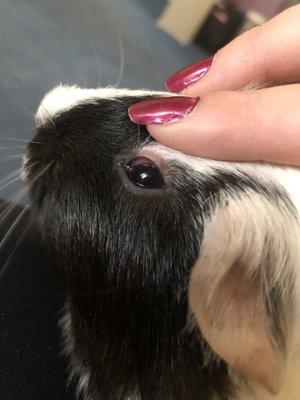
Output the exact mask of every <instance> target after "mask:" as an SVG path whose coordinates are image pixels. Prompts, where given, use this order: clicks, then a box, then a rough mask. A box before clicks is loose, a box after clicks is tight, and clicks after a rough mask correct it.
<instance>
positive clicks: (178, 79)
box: [166, 57, 213, 92]
mask: <svg viewBox="0 0 300 400" xmlns="http://www.w3.org/2000/svg"><path fill="white" fill-rule="evenodd" d="M212 62H213V57H209V58H206V59H205V60H202V61H199V62H197V63H195V64H192V65H189V66H188V67H186V68H184V69H182V70H180V71H178V72H177V73H176V74H175V75H172V76H171V77H170V78H169V79H167V80H166V87H167V88H168V89H169V90H170V91H171V92H180V91H181V90H183V89H185V88H186V87H188V86H190V85H191V84H192V83H194V82H196V81H198V80H199V79H201V78H203V76H204V75H206V74H207V72H208V71H209V69H210V67H211V65H212Z"/></svg>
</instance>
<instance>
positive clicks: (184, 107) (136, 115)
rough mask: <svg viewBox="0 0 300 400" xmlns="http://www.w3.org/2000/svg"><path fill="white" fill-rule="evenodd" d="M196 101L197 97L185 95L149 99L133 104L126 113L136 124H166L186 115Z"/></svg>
mask: <svg viewBox="0 0 300 400" xmlns="http://www.w3.org/2000/svg"><path fill="white" fill-rule="evenodd" d="M198 101H199V97H187V96H170V97H163V98H156V99H150V100H145V101H142V102H140V103H135V104H133V105H132V106H131V107H130V108H129V110H128V114H129V117H130V119H131V120H132V121H133V122H135V123H136V124H140V125H150V124H167V123H170V122H175V121H178V120H179V119H182V118H184V117H186V116H188V115H189V114H190V113H191V112H192V111H193V109H194V108H195V106H196V104H197V103H198Z"/></svg>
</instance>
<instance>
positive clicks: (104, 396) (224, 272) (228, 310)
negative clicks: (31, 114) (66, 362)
mask: <svg viewBox="0 0 300 400" xmlns="http://www.w3.org/2000/svg"><path fill="white" fill-rule="evenodd" d="M160 95H161V93H154V92H147V91H130V90H121V89H112V88H109V89H96V90H91V89H80V88H78V87H69V86H59V87H57V88H55V89H54V90H53V91H51V92H50V93H48V94H47V95H46V97H45V98H44V100H43V101H42V103H41V105H40V107H39V109H38V112H37V115H36V126H37V132H36V136H35V138H34V139H33V140H32V141H31V142H30V143H29V146H28V153H27V157H26V160H25V165H24V174H25V176H26V179H27V185H28V187H29V188H30V206H31V212H32V213H33V214H34V217H35V219H36V221H37V223H38V225H39V227H40V232H41V235H42V237H43V239H44V240H46V241H47V243H50V244H51V247H53V249H54V251H55V253H56V254H57V257H58V260H59V264H60V265H61V268H62V274H63V277H64V286H65V290H66V305H65V315H64V318H63V320H62V326H63V335H64V339H65V349H66V351H67V353H68V354H69V357H70V360H71V375H72V376H74V377H76V378H77V379H78V391H79V392H82V393H83V394H84V396H85V398H86V399H90V400H269V399H276V400H299V398H300V353H299V351H300V265H299V261H300V258H299V243H300V233H299V210H300V189H299V185H300V171H298V170H297V169H293V168H281V167H279V166H271V165H266V164H259V163H256V164H254V163H253V164H250V163H226V162H217V161H212V160H205V159H201V158H196V157H192V156H189V155H185V154H182V153H180V152H178V151H174V150H171V149H169V148H167V147H164V146H162V145H161V144H159V143H157V142H155V141H154V140H153V139H151V138H150V137H149V135H148V133H147V130H146V128H145V127H143V126H137V125H135V124H134V123H133V122H131V121H130V119H129V117H128V107H129V106H130V105H131V104H132V103H135V102H137V101H140V100H144V99H147V98H151V97H157V96H160Z"/></svg>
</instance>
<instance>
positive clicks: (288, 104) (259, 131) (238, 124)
mask: <svg viewBox="0 0 300 400" xmlns="http://www.w3.org/2000/svg"><path fill="white" fill-rule="evenodd" d="M176 98H177V99H182V97H181V98H180V97H176ZM168 99H173V100H168ZM188 99H191V100H193V99H195V98H188ZM170 101H172V102H173V105H171V106H170V105H168V102H170ZM156 102H157V103H158V105H156V106H155V105H153V104H152V107H151V110H150V111H151V112H149V109H148V111H146V112H144V115H143V110H142V111H141V109H140V110H139V111H137V112H135V110H134V109H133V110H132V111H131V114H132V115H131V117H132V119H133V120H135V121H136V122H139V123H143V121H144V123H148V130H149V133H150V134H151V135H152V136H153V137H154V138H156V139H157V140H158V141H160V142H161V143H163V144H165V145H166V146H169V147H173V148H174V149H177V150H180V151H182V152H186V153H189V154H192V155H195V156H202V157H207V158H214V159H221V160H243V161H246V160H247V161H258V160H259V161H261V160H264V161H268V162H274V163H280V164H293V165H300V135H299V132H300V119H299V106H298V104H300V85H287V86H280V87H273V88H268V89H262V90H258V91H248V92H246V91H244V92H214V93H210V94H208V95H206V96H204V98H203V99H201V100H200V101H199V102H198V104H196V103H195V100H193V101H190V104H188V102H187V101H185V103H186V104H183V103H182V102H181V105H182V106H181V108H180V107H179V108H178V107H177V111H176V110H175V111H176V112H174V102H175V100H174V98H172V97H171V98H165V102H166V103H164V104H163V103H161V100H156ZM144 103H146V102H144ZM154 103H155V101H154ZM140 104H141V103H140ZM195 104H196V105H195ZM188 107H189V108H188ZM133 108H134V106H133ZM142 108H143V105H142ZM144 110H145V106H144ZM189 112H190V114H189V115H188V116H187V117H186V118H183V117H184V116H186V114H188V113H189ZM157 113H158V114H157ZM139 115H140V116H142V117H141V118H139ZM157 115H159V119H155V118H156V116H157ZM162 116H163V117H162ZM166 116H167V117H169V119H165V120H166V121H168V122H170V121H172V118H174V117H175V118H176V119H177V121H176V122H173V123H167V124H164V123H161V122H163V121H164V118H165V117H166ZM170 116H171V117H170ZM180 117H182V119H178V118H180ZM153 123H156V124H153ZM151 124H152V125H151Z"/></svg>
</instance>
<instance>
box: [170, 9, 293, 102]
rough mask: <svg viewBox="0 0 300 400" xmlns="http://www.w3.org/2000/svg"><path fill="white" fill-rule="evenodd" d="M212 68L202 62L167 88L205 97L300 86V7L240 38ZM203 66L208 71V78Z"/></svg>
mask: <svg viewBox="0 0 300 400" xmlns="http://www.w3.org/2000/svg"><path fill="white" fill-rule="evenodd" d="M208 64H209V62H208ZM208 64H207V62H204V63H203V62H202V63H201V62H200V63H198V64H194V65H193V66H190V67H187V68H185V69H184V70H182V71H179V73H177V74H175V75H173V76H172V77H171V78H169V79H168V80H167V82H166V85H167V87H168V88H169V89H170V90H171V91H175V92H179V91H183V93H184V94H187V95H190V96H196V95H197V96H202V95H204V94H206V93H208V92H210V91H216V90H239V89H241V88H243V87H246V86H248V85H252V84H255V85H265V84H267V85H274V84H285V83H297V82H300V5H297V6H295V7H291V8H289V9H288V10H286V11H284V12H282V13H281V14H279V15H278V16H277V17H275V18H273V19H271V20H270V21H269V22H268V23H266V24H265V25H262V26H260V27H256V28H254V29H251V30H249V31H247V32H245V33H244V34H242V35H241V36H239V37H237V38H236V39H235V40H233V41H232V42H231V43H229V44H228V45H227V46H225V47H224V48H223V49H221V50H220V51H219V52H217V54H216V55H215V57H214V59H213V62H212V65H211V66H210V68H209V69H208ZM203 66H204V67H205V68H206V70H208V72H207V73H206V74H205V75H204V72H205V71H206V70H205V68H204V67H203ZM197 68H198V69H199V71H198V72H200V73H199V74H198V73H197ZM203 75H204V76H203ZM201 77H203V78H202V79H201Z"/></svg>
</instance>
